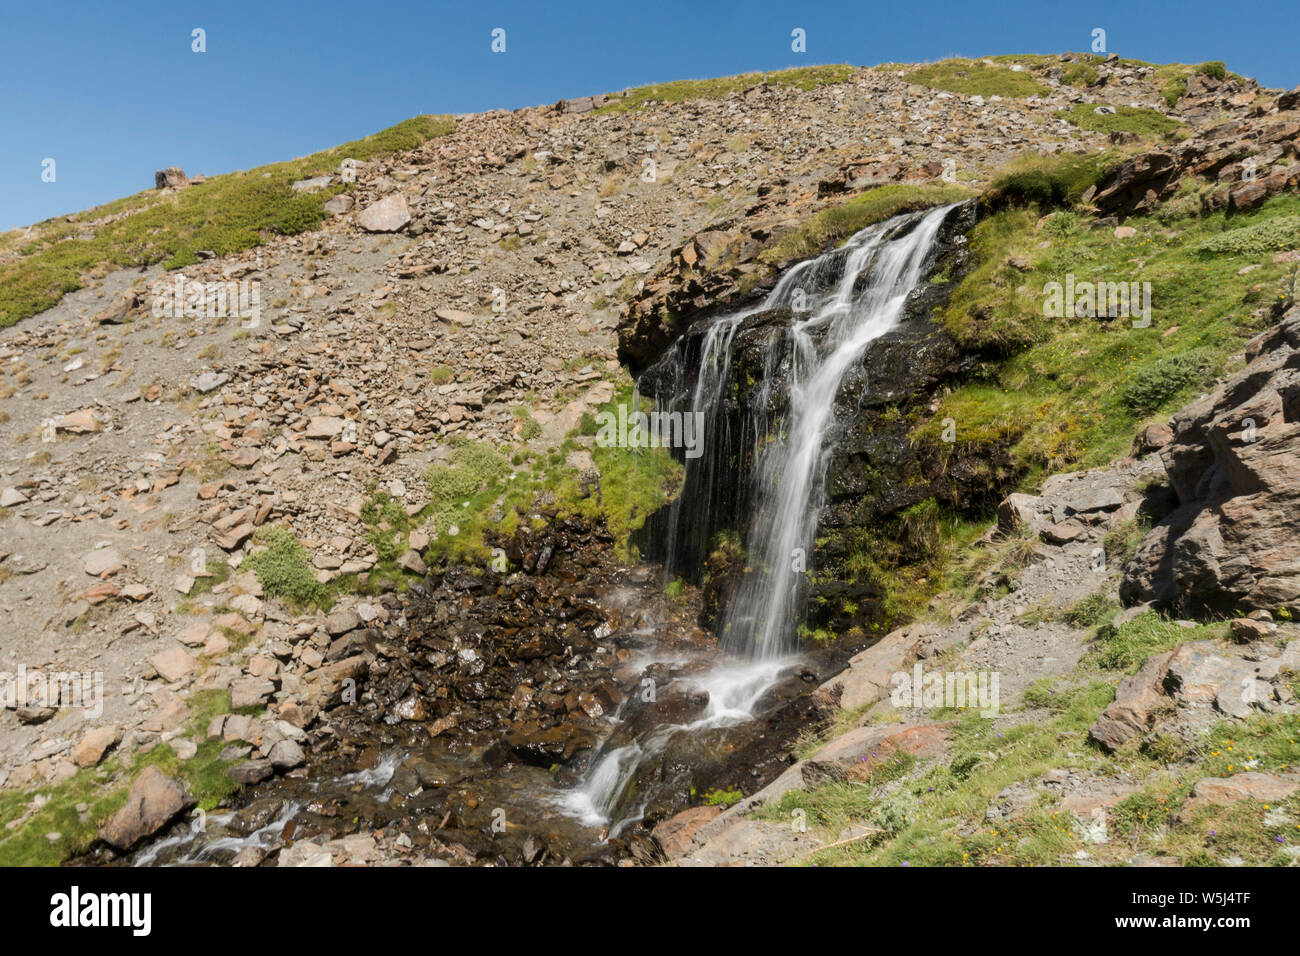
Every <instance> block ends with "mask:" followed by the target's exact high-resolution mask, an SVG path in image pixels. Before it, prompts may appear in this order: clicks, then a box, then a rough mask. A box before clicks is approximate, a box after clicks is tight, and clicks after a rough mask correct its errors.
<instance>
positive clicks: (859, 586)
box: [622, 202, 1016, 633]
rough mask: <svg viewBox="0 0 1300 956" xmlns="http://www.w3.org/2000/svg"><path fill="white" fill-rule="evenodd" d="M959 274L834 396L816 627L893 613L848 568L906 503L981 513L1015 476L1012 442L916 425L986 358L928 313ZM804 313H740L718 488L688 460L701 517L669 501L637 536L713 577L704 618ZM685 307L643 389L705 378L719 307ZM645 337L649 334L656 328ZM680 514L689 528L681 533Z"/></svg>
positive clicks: (924, 294) (942, 254)
mask: <svg viewBox="0 0 1300 956" xmlns="http://www.w3.org/2000/svg"><path fill="white" fill-rule="evenodd" d="M978 215H979V207H978V206H977V204H976V203H975V202H968V203H963V204H961V205H958V206H956V207H955V208H953V209H952V210H951V211H950V212H949V213H948V215H947V216H946V217H945V219H944V222H943V224H942V226H941V227H940V230H939V233H938V236H937V239H936V242H935V245H934V248H933V250H932V252H931V255H930V259H929V260H928V261H927V263H926V266H925V269H924V270H923V275H926V276H933V275H937V274H942V273H946V275H947V276H948V277H949V279H950V280H951V279H954V278H956V277H960V276H961V275H962V274H964V271H965V269H966V268H967V264H968V260H969V257H968V254H967V250H966V244H965V234H966V232H967V231H969V230H970V229H971V228H972V227H973V226H974V224H975V222H976V220H977V218H978ZM899 228H906V225H903V226H900V227H899ZM692 241H693V243H694V245H692V246H690V248H689V249H688V250H687V251H691V250H694V252H693V255H694V256H696V257H698V258H699V259H700V260H710V259H713V258H722V259H724V260H725V259H726V258H727V257H728V256H729V255H730V253H728V252H725V251H718V249H717V248H715V247H720V248H722V249H724V250H725V249H727V248H730V243H731V242H732V241H733V240H731V239H727V238H726V237H710V238H708V241H705V239H703V238H702V237H700V236H696V237H695V238H694V239H693V240H692ZM712 274H713V273H709V275H712ZM950 288H951V285H950V282H926V283H922V285H921V286H920V287H919V288H918V289H917V290H916V291H915V292H914V293H913V294H912V295H911V296H910V297H909V298H908V301H907V303H906V305H905V306H904V309H903V313H902V315H901V317H900V321H899V324H898V326H897V327H896V328H894V329H893V330H891V331H890V332H888V333H886V334H884V335H882V336H880V337H879V338H877V339H875V340H873V341H872V342H870V343H869V344H868V345H867V347H866V348H865V350H864V352H863V355H862V357H861V359H860V360H859V361H858V362H857V363H856V364H855V366H854V367H853V368H852V369H850V370H849V371H848V372H847V374H846V375H845V376H844V380H843V382H842V384H841V386H840V388H839V391H838V393H837V395H836V397H835V413H834V420H833V421H834V425H833V427H834V428H835V429H836V435H835V438H834V441H833V444H832V450H831V452H830V455H831V458H830V463H829V467H828V470H827V477H826V508H825V510H824V512H823V515H822V519H821V526H820V527H819V529H818V539H819V543H818V550H817V553H816V554H815V555H814V556H812V560H811V562H810V563H811V564H812V565H814V566H816V567H817V568H818V578H819V583H817V584H816V585H815V588H814V590H812V591H811V593H810V594H809V595H808V600H807V601H806V602H805V604H806V606H807V607H808V608H809V617H808V622H807V623H808V624H809V626H811V627H814V628H828V629H830V630H832V631H835V632H837V633H843V632H844V630H845V629H846V628H848V627H850V626H852V625H853V624H854V623H855V622H856V623H859V624H860V623H862V622H863V621H864V620H865V621H877V620H880V619H882V618H883V616H884V611H883V607H882V598H883V594H882V592H881V589H880V587H879V585H878V583H876V582H875V581H874V580H869V579H866V578H862V579H859V576H858V575H856V574H855V573H853V572H852V571H851V570H850V569H849V566H850V562H851V559H852V558H853V556H854V555H855V553H857V552H859V551H860V550H861V548H862V541H863V539H864V538H865V539H868V540H875V539H878V538H880V537H881V536H883V535H885V534H887V533H888V532H887V531H886V530H885V529H886V528H887V527H888V526H889V525H890V524H891V523H892V522H894V521H896V520H897V518H898V516H899V515H900V514H901V513H902V512H904V511H905V510H906V509H908V508H910V507H912V506H914V505H917V504H919V503H922V502H924V501H925V500H926V499H929V498H934V499H937V500H939V501H941V502H943V503H944V504H945V505H949V506H953V507H956V508H958V509H968V510H970V511H971V512H972V513H974V512H976V511H982V510H984V509H987V508H992V507H994V506H996V504H997V502H998V501H1000V500H1001V499H1002V497H1003V496H1004V495H1005V493H1006V491H1007V490H1008V485H1009V484H1010V483H1011V482H1012V481H1013V480H1014V478H1015V477H1016V476H1015V475H1014V474H1013V473H1012V471H1011V469H1010V468H1009V467H1008V462H1009V459H1008V458H1007V456H1006V454H1005V451H1004V450H1002V449H999V448H997V447H991V446H990V445H989V444H988V443H984V442H961V443H956V444H947V443H944V444H940V445H939V446H938V448H937V449H936V448H935V447H933V446H921V445H914V444H913V443H912V442H910V441H909V431H910V430H911V429H912V428H913V427H914V425H915V422H916V420H917V419H918V418H921V419H923V418H924V417H926V416H927V415H928V414H929V413H928V411H927V408H928V406H929V404H930V403H931V401H932V398H933V396H934V395H935V393H936V392H937V391H938V390H939V389H940V388H941V387H943V385H944V384H945V383H948V382H951V381H952V380H954V379H955V378H958V377H960V376H961V375H962V374H964V373H965V372H967V371H968V370H969V369H970V368H971V367H972V366H973V365H974V364H975V362H976V361H977V357H976V356H974V355H970V354H967V353H965V352H963V350H962V349H961V348H960V347H959V346H958V344H957V343H956V342H955V341H953V340H952V339H951V338H950V337H949V336H948V335H947V334H946V333H945V332H944V331H943V329H942V328H940V327H939V326H937V325H936V324H935V323H934V322H932V321H931V319H930V316H931V314H933V312H934V310H935V309H936V308H938V307H940V306H941V305H942V304H943V303H944V302H945V301H946V297H947V294H948V292H949V291H950ZM794 320H795V316H794V315H793V313H792V312H791V310H790V309H788V308H769V309H764V310H762V311H759V312H755V313H754V314H752V315H749V316H747V317H746V318H745V319H744V320H743V321H742V322H741V323H740V324H739V325H738V326H737V328H736V331H735V332H734V334H733V336H732V338H731V344H730V361H731V367H730V373H729V384H728V386H727V389H726V391H725V398H724V399H723V400H722V401H721V402H720V403H719V404H718V406H717V410H716V412H712V413H709V414H710V415H711V416H714V415H715V416H716V417H714V418H712V420H706V421H705V425H704V430H705V433H706V434H716V435H724V436H727V437H726V439H725V440H718V441H706V442H705V447H704V449H703V453H704V456H705V459H704V460H705V461H706V462H707V465H706V466H705V467H704V468H701V469H699V470H698V472H697V473H698V474H699V475H702V476H711V477H710V478H709V479H708V483H709V486H710V489H712V490H711V491H710V490H706V489H702V488H696V487H693V486H692V485H691V481H692V478H691V477H690V475H689V474H688V478H687V486H686V488H685V489H684V491H683V493H682V500H683V501H690V502H691V504H690V505H689V507H691V508H692V509H694V510H693V513H692V515H691V517H690V519H689V520H684V519H683V518H681V517H680V516H676V517H675V516H674V515H672V514H671V513H669V512H670V509H665V510H664V511H663V512H661V513H659V514H658V515H655V516H653V517H652V518H651V520H649V521H647V522H646V525H645V526H644V528H643V529H642V532H641V534H640V535H639V537H638V541H637V543H638V545H639V546H640V547H641V548H642V551H643V553H644V554H646V555H648V556H651V557H653V558H656V559H668V558H669V557H670V555H669V554H668V553H666V550H665V549H666V548H671V549H672V554H671V559H672V561H673V562H674V573H680V574H682V575H684V576H686V577H687V578H688V579H692V580H694V579H696V578H697V577H698V578H700V579H704V578H706V577H707V578H708V580H709V581H710V582H711V586H710V588H709V589H708V591H707V592H706V606H705V608H704V617H703V619H702V620H703V622H704V623H705V624H706V625H711V624H712V621H713V618H714V616H715V611H716V608H717V607H718V606H725V604H726V602H727V600H728V597H729V593H728V591H729V587H731V586H734V584H735V581H734V577H735V576H734V575H732V574H731V573H730V572H729V570H728V569H727V568H726V567H719V566H714V565H715V564H716V562H713V558H712V555H714V554H715V552H714V550H713V549H714V545H715V542H716V541H717V539H718V536H719V533H721V532H727V531H739V532H740V533H741V537H742V538H743V537H744V536H745V530H746V528H747V524H748V522H749V521H750V520H751V516H752V512H753V511H754V507H755V504H754V502H752V501H751V500H749V498H750V491H751V488H752V486H753V480H752V475H753V470H754V467H755V461H754V451H755V448H756V447H761V446H760V445H759V443H758V442H757V441H756V439H757V438H758V437H760V436H761V435H762V434H772V433H773V432H774V431H775V429H776V428H777V425H776V423H778V422H780V421H781V419H782V416H783V415H784V413H785V411H786V406H787V403H788V400H789V386H790V381H791V373H792V369H791V367H790V362H789V361H788V359H786V358H783V357H782V356H784V355H785V354H786V351H787V349H786V346H785V344H784V343H783V338H784V337H785V336H786V335H787V334H788V331H787V330H788V329H789V327H790V325H791V323H792V322H793V321H794ZM686 321H687V323H688V324H687V331H686V332H685V333H684V334H683V335H682V336H681V337H680V338H678V339H677V340H676V342H675V343H674V345H673V346H672V348H670V349H668V350H667V351H666V352H664V353H663V354H662V355H661V356H660V357H659V360H658V361H656V362H655V363H654V364H653V365H651V366H650V367H649V368H648V369H647V370H646V371H645V373H644V374H643V375H642V376H641V377H640V379H639V381H638V385H639V387H640V389H641V392H642V393H643V394H646V395H653V396H655V397H656V398H658V399H660V400H661V401H663V402H665V403H668V402H671V401H672V400H673V398H674V396H678V395H682V394H689V392H690V390H692V389H693V388H694V386H695V382H696V380H697V379H698V378H699V376H700V374H701V369H702V366H703V358H702V353H703V351H704V348H705V342H706V337H707V336H708V333H709V330H710V329H711V328H712V327H713V326H714V324H715V321H716V316H715V315H714V313H713V312H712V311H707V312H704V313H700V314H697V315H690V316H687V319H686ZM622 331H624V332H627V334H628V335H632V336H633V338H636V335H635V328H634V326H633V325H625V326H624V327H623V330H622ZM625 340H626V341H624V345H625V346H626V345H628V343H629V342H630V341H631V340H630V339H626V336H625ZM636 341H637V342H639V343H640V345H639V346H637V347H638V348H639V347H641V346H647V345H648V343H649V342H650V341H652V338H644V337H642V338H636ZM633 351H635V349H634V350H633ZM990 462H992V467H990V466H989V465H990ZM720 476H725V477H720ZM718 489H725V491H723V492H719V491H718ZM674 521H676V526H675V527H676V528H679V529H681V534H682V536H683V538H684V539H683V538H677V537H674V530H673V528H674V526H673V522H674ZM904 560H907V558H906V557H904ZM709 562H712V563H711V564H710V566H709V567H708V568H707V569H706V567H705V565H706V563H709ZM706 570H707V573H706ZM714 585H716V586H714ZM848 609H856V610H854V611H850V610H848ZM859 612H860V613H859Z"/></svg>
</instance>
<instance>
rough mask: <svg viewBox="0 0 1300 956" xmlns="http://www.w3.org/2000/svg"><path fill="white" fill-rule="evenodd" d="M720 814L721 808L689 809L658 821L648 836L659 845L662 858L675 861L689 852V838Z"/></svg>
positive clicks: (702, 807) (703, 807)
mask: <svg viewBox="0 0 1300 956" xmlns="http://www.w3.org/2000/svg"><path fill="white" fill-rule="evenodd" d="M721 812H722V807H711V806H701V807H691V808H690V809H689V810H683V811H682V812H681V813H678V814H674V815H673V816H671V817H669V818H668V819H667V820H662V821H660V822H659V823H658V824H657V825H656V826H655V828H654V829H653V830H651V831H650V835H651V836H652V837H654V839H655V842H656V843H658V844H659V849H660V850H662V851H663V854H664V856H666V857H668V859H670V860H676V859H678V858H679V857H683V856H685V855H686V854H687V853H688V852H690V849H691V838H692V837H693V836H695V831H697V830H698V829H699V828H700V827H702V826H704V824H706V823H708V822H709V821H710V820H712V819H713V818H714V817H716V816H717V815H718V814H720V813H721Z"/></svg>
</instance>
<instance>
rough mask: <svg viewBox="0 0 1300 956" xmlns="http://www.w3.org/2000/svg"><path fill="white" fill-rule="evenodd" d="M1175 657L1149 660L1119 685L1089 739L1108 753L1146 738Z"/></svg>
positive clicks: (1158, 655)
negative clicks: (1164, 682) (1127, 743)
mask: <svg viewBox="0 0 1300 956" xmlns="http://www.w3.org/2000/svg"><path fill="white" fill-rule="evenodd" d="M1173 656H1174V655H1173V651H1167V652H1166V653H1164V654H1157V655H1155V656H1154V657H1150V658H1148V659H1147V662H1146V663H1145V664H1143V665H1142V667H1141V669H1140V670H1139V671H1138V672H1137V673H1136V674H1134V675H1132V676H1131V677H1126V678H1124V679H1123V680H1122V681H1120V682H1119V687H1118V688H1116V690H1115V700H1114V701H1113V702H1112V703H1111V704H1110V706H1108V707H1107V708H1106V709H1105V710H1104V711H1102V713H1101V716H1100V717H1098V718H1097V722H1096V723H1095V724H1093V725H1092V729H1091V730H1089V731H1088V736H1090V737H1091V738H1092V739H1093V740H1095V741H1097V743H1099V744H1101V745H1102V746H1103V747H1105V748H1106V749H1107V750H1118V749H1119V748H1120V747H1121V746H1123V745H1124V744H1125V743H1126V742H1128V741H1129V740H1131V739H1132V738H1134V737H1136V736H1138V735H1140V734H1145V733H1146V732H1147V731H1148V730H1149V729H1150V726H1151V723H1152V721H1153V712H1154V711H1155V709H1156V707H1157V706H1159V704H1160V703H1161V700H1162V698H1163V697H1164V687H1163V681H1164V677H1165V673H1166V672H1167V671H1168V669H1169V660H1170V658H1172V657H1173Z"/></svg>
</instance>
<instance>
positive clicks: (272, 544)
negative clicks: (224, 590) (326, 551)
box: [244, 525, 328, 607]
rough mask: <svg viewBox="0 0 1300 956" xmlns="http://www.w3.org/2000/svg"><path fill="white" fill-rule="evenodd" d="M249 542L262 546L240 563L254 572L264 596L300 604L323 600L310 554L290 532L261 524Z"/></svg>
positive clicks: (323, 590) (323, 591) (325, 595)
mask: <svg viewBox="0 0 1300 956" xmlns="http://www.w3.org/2000/svg"><path fill="white" fill-rule="evenodd" d="M253 541H254V543H256V544H259V545H263V546H264V548H263V550H260V551H254V552H253V553H252V554H250V555H249V556H248V558H247V560H245V561H244V566H245V567H247V568H248V569H249V570H250V571H252V572H253V573H254V574H256V575H257V580H258V581H259V582H261V585H262V590H263V591H264V592H265V593H266V594H267V595H268V596H270V597H278V598H283V599H284V600H286V601H288V602H289V603H290V604H294V605H297V606H300V607H306V606H310V605H315V606H323V605H324V604H325V603H327V601H328V591H327V589H326V588H325V585H323V584H321V583H320V582H319V581H317V580H316V574H315V572H314V571H313V570H312V566H311V556H310V555H309V554H308V553H307V549H306V548H304V547H303V546H302V544H301V543H300V542H299V541H298V539H297V538H295V537H294V536H293V532H291V531H289V530H288V529H287V528H281V527H279V526H278V525H263V526H262V527H260V528H258V529H257V531H256V532H255V533H254V535H253Z"/></svg>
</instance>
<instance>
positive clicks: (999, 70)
mask: <svg viewBox="0 0 1300 956" xmlns="http://www.w3.org/2000/svg"><path fill="white" fill-rule="evenodd" d="M907 80H908V82H911V83H918V84H920V85H921V86H928V87H929V88H930V89H932V90H946V91H947V92H949V93H962V94H965V95H966V96H1008V97H1030V96H1044V95H1046V94H1047V93H1049V92H1050V90H1049V89H1048V88H1047V87H1046V86H1044V85H1043V84H1041V83H1039V82H1038V80H1037V79H1035V78H1034V75H1033V74H1032V73H1029V72H1027V71H1025V72H1017V71H1015V70H1012V69H1010V68H1009V67H1005V66H1002V65H1000V64H998V65H992V66H991V65H989V64H988V63H984V62H983V61H980V60H964V59H952V60H940V61H939V62H938V63H930V64H928V65H926V66H918V67H916V68H915V69H912V70H909V71H908V73H907Z"/></svg>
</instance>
